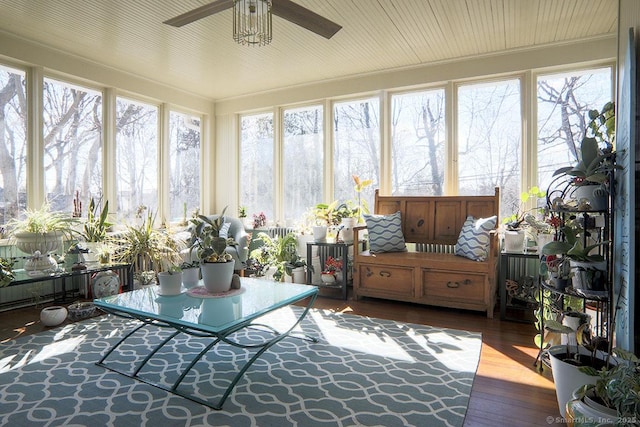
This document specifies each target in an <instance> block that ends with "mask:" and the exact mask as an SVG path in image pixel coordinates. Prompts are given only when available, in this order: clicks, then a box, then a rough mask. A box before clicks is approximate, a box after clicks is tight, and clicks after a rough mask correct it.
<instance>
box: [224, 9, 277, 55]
mask: <svg viewBox="0 0 640 427" xmlns="http://www.w3.org/2000/svg"><path fill="white" fill-rule="evenodd" d="M272 36H273V34H272V26H271V0H233V39H234V40H235V41H236V42H237V43H239V44H241V45H249V46H266V45H268V44H269V43H271V38H272Z"/></svg>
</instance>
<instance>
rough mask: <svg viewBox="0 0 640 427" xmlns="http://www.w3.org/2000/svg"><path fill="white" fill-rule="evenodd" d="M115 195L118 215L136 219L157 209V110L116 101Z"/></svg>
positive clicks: (125, 100) (141, 104) (131, 102)
mask: <svg viewBox="0 0 640 427" xmlns="http://www.w3.org/2000/svg"><path fill="white" fill-rule="evenodd" d="M116 132H117V133H116V194H117V198H118V216H119V217H120V218H121V219H133V218H135V217H136V216H138V215H139V214H141V213H143V214H144V215H146V213H145V212H144V211H145V210H146V209H149V211H150V212H154V213H155V212H157V210H158V108H157V107H155V106H153V105H147V104H143V103H140V102H136V101H132V100H128V99H124V98H118V99H117V101H116Z"/></svg>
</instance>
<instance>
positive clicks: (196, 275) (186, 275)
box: [182, 267, 200, 288]
mask: <svg viewBox="0 0 640 427" xmlns="http://www.w3.org/2000/svg"><path fill="white" fill-rule="evenodd" d="M199 280H200V267H193V268H185V269H184V270H182V283H183V284H184V287H185V288H193V287H194V286H196V285H197V284H198V281H199Z"/></svg>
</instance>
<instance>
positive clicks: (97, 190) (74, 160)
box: [42, 78, 102, 212]
mask: <svg viewBox="0 0 640 427" xmlns="http://www.w3.org/2000/svg"><path fill="white" fill-rule="evenodd" d="M42 100H43V114H42V115H43V136H44V170H45V188H46V197H47V201H48V202H49V204H50V206H51V209H52V210H54V211H67V212H70V211H72V210H73V198H74V197H75V196H76V194H77V195H78V196H79V198H80V201H81V202H82V203H83V204H84V206H89V200H90V198H92V197H93V198H95V199H96V200H100V199H101V197H102V94H101V93H100V92H97V91H95V90H91V89H87V88H83V87H78V86H74V85H70V84H68V83H64V82H60V81H56V80H53V79H48V78H45V79H44V85H43V95H42Z"/></svg>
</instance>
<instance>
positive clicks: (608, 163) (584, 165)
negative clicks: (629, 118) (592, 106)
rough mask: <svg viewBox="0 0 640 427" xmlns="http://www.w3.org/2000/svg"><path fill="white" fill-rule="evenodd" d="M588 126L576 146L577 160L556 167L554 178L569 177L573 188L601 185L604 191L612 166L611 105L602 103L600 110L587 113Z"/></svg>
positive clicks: (613, 167) (612, 134) (610, 103)
mask: <svg viewBox="0 0 640 427" xmlns="http://www.w3.org/2000/svg"><path fill="white" fill-rule="evenodd" d="M589 119H590V121H589V124H588V129H587V132H586V135H585V137H584V138H583V139H582V142H581V144H580V159H579V161H578V163H577V164H576V165H575V166H567V167H563V168H560V169H558V170H556V171H555V172H554V174H553V175H554V176H557V175H569V176H572V177H573V182H574V184H576V185H582V184H587V183H590V184H593V183H595V184H602V185H603V186H604V187H605V188H606V184H607V181H608V179H609V176H610V173H611V171H613V170H614V169H616V168H619V166H616V165H615V162H614V159H615V152H614V143H615V123H616V122H615V104H614V103H613V102H608V103H606V104H605V105H604V106H603V107H602V110H601V111H598V110H590V111H589Z"/></svg>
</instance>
